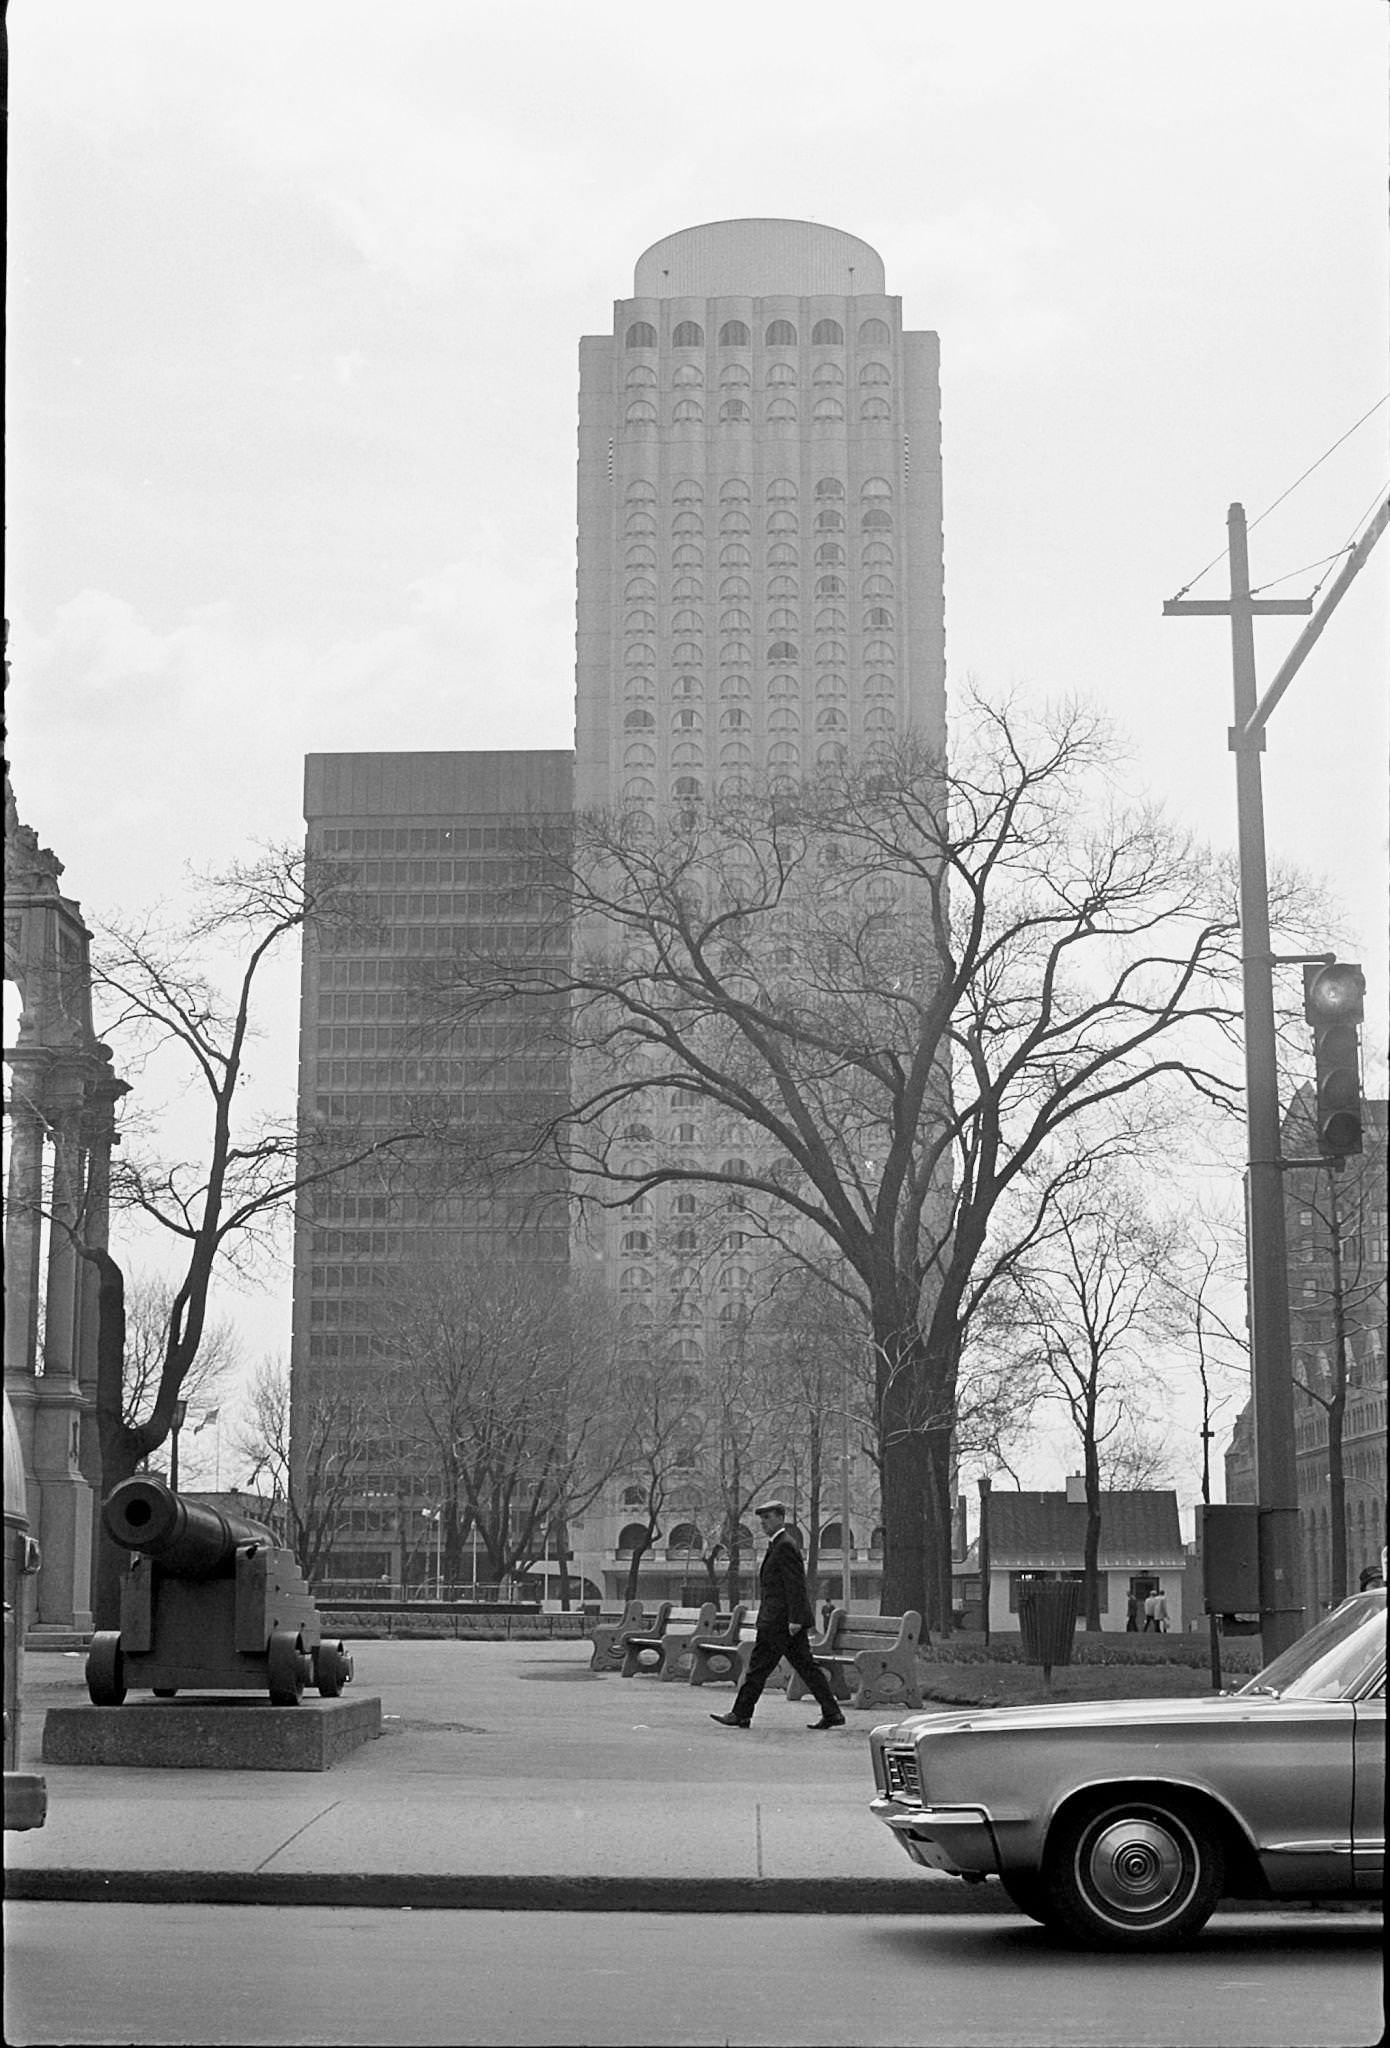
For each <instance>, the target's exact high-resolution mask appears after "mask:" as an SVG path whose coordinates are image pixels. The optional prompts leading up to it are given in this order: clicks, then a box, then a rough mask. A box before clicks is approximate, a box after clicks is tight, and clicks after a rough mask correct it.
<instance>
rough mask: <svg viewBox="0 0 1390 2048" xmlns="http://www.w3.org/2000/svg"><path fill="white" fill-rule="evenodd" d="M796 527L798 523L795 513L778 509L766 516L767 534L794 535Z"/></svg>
mask: <svg viewBox="0 0 1390 2048" xmlns="http://www.w3.org/2000/svg"><path fill="white" fill-rule="evenodd" d="M798 525H799V521H798V519H797V516H796V514H795V512H789V511H787V510H786V509H785V508H784V507H783V508H779V510H777V511H776V512H769V513H768V515H767V530H768V532H769V533H795V532H796V531H797V528H798Z"/></svg>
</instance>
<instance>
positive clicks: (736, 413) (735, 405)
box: [719, 398, 751, 420]
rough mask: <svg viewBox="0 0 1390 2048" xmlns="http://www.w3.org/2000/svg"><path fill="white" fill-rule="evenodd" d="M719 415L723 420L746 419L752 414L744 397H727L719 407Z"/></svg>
mask: <svg viewBox="0 0 1390 2048" xmlns="http://www.w3.org/2000/svg"><path fill="white" fill-rule="evenodd" d="M719 417H720V419H721V420H746V419H749V418H750V417H751V415H750V413H749V411H748V406H747V403H746V402H745V401H744V400H743V399H742V398H726V399H725V400H724V403H723V404H722V405H721V406H720V408H719Z"/></svg>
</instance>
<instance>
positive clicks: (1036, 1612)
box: [1018, 1578, 1081, 1677]
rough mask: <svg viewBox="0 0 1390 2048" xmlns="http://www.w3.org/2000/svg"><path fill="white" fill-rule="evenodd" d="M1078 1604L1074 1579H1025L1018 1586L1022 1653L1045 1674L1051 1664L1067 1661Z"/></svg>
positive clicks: (1049, 1670)
mask: <svg viewBox="0 0 1390 2048" xmlns="http://www.w3.org/2000/svg"><path fill="white" fill-rule="evenodd" d="M1080 1605H1081V1587H1080V1584H1079V1583H1078V1581H1077V1580H1075V1579H1042V1578H1037V1579H1025V1580H1024V1581H1023V1584H1022V1585H1021V1586H1020V1587H1019V1589H1018V1620H1019V1628H1020V1630H1021V1632H1022V1635H1023V1654H1024V1657H1025V1658H1026V1659H1027V1661H1028V1662H1029V1663H1030V1664H1041V1665H1042V1668H1043V1676H1044V1677H1046V1676H1047V1675H1048V1674H1049V1673H1050V1672H1051V1670H1052V1667H1053V1665H1054V1664H1070V1662H1071V1645H1072V1633H1073V1631H1074V1630H1075V1628H1076V1615H1077V1610H1078V1608H1079V1607H1080Z"/></svg>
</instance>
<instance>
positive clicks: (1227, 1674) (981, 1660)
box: [917, 1632, 1262, 1707]
mask: <svg viewBox="0 0 1390 2048" xmlns="http://www.w3.org/2000/svg"><path fill="white" fill-rule="evenodd" d="M1261 1661H1262V1660H1261V1656H1260V1642H1259V1638H1258V1637H1229V1638H1226V1639H1224V1640H1223V1641H1222V1644H1221V1682H1222V1685H1223V1687H1234V1686H1239V1685H1243V1684H1244V1682H1245V1680H1246V1679H1247V1678H1248V1677H1249V1676H1250V1675H1251V1674H1252V1673H1253V1672H1255V1671H1257V1670H1258V1669H1259V1667H1260V1663H1261ZM917 1675H918V1681H919V1683H920V1685H921V1687H922V1697H923V1700H924V1701H925V1702H931V1701H937V1702H939V1703H941V1704H942V1705H949V1706H956V1705H960V1706H990V1707H1021V1706H1032V1705H1035V1704H1039V1703H1041V1702H1045V1701H1047V1700H1124V1699H1201V1698H1204V1697H1209V1696H1210V1694H1211V1692H1212V1690H1213V1688H1212V1682H1211V1646H1210V1643H1209V1641H1208V1638H1207V1636H1206V1635H1205V1634H1204V1633H1203V1634H1200V1635H1199V1634H1196V1633H1188V1634H1184V1635H1171V1636H1144V1635H1138V1636H1134V1635H1130V1636H1126V1635H1122V1634H1118V1633H1115V1632H1105V1633H1103V1634H1100V1635H1087V1634H1085V1633H1084V1632H1083V1633H1081V1634H1078V1635H1077V1636H1076V1637H1075V1639H1074V1641H1073V1645H1072V1662H1071V1663H1070V1664H1066V1665H1056V1666H1054V1667H1053V1670H1052V1674H1051V1678H1050V1680H1048V1679H1047V1678H1045V1677H1044V1674H1043V1671H1042V1668H1041V1666H1040V1665H1037V1664H1028V1663H1025V1662H1024V1659H1023V1646H1022V1643H1021V1642H1020V1641H1019V1639H1018V1637H1017V1636H1014V1637H1012V1638H1009V1637H1005V1638H1003V1639H1002V1640H1001V1639H1000V1638H998V1637H996V1638H995V1639H994V1640H993V1641H992V1642H991V1643H990V1645H989V1646H988V1647H986V1645H985V1641H984V1637H983V1636H982V1635H979V1634H973V1635H968V1634H958V1635H952V1636H949V1637H947V1638H946V1639H945V1640H944V1641H943V1642H941V1643H934V1644H933V1645H932V1646H931V1647H930V1648H929V1649H926V1650H923V1651H921V1652H919V1654H918V1658H917Z"/></svg>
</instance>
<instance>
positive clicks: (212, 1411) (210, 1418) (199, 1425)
mask: <svg viewBox="0 0 1390 2048" xmlns="http://www.w3.org/2000/svg"><path fill="white" fill-rule="evenodd" d="M221 1413H222V1410H221V1409H220V1408H209V1409H208V1410H207V1411H206V1413H205V1414H204V1416H203V1419H202V1421H201V1422H195V1423H194V1425H193V1434H194V1436H196V1435H197V1434H198V1431H199V1430H200V1429H206V1428H207V1426H208V1424H209V1423H210V1422H216V1420H217V1418H218V1416H219V1415H220V1414H221Z"/></svg>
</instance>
